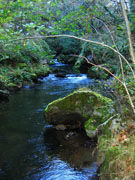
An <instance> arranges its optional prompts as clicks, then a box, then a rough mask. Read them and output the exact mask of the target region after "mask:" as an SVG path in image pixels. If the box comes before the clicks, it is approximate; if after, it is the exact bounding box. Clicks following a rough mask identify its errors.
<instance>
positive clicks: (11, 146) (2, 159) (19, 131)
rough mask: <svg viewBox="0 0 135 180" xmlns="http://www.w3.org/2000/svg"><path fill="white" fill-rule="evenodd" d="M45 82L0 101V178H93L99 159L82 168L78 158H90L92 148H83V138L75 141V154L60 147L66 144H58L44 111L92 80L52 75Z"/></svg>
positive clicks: (37, 179) (30, 179) (81, 76)
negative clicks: (46, 120)
mask: <svg viewBox="0 0 135 180" xmlns="http://www.w3.org/2000/svg"><path fill="white" fill-rule="evenodd" d="M42 81H43V83H42V84H37V85H35V87H33V88H29V86H26V87H25V88H24V89H22V90H21V91H19V92H17V93H16V94H14V95H12V96H10V99H9V102H8V103H3V104H0V180H88V179H91V177H92V176H93V174H94V173H95V172H96V170H97V164H96V162H94V161H93V162H92V161H91V162H89V163H88V162H86V164H87V165H86V166H84V165H82V166H81V168H80V169H79V168H78V164H79V163H80V162H78V164H77V159H78V160H79V159H81V158H84V159H87V160H88V159H89V158H90V156H91V154H92V151H91V150H89V148H86V147H84V148H82V147H81V140H80V142H79V143H80V144H79V143H78V144H76V145H75V143H74V142H73V143H74V148H75V149H76V150H75V151H74V153H75V154H74V155H73V156H72V152H70V151H71V149H70V148H69V150H68V148H67V147H66V146H65V149H64V148H61V149H60V147H61V146H64V145H61V144H59V143H57V140H56V139H55V132H54V131H52V132H51V131H48V129H49V125H48V124H47V123H46V122H45V120H44V117H43V112H44V108H45V107H46V106H47V104H48V103H49V102H51V101H53V100H55V99H57V98H59V97H63V96H65V95H67V94H69V93H70V92H72V91H73V90H75V89H77V88H79V87H84V86H88V85H89V84H90V83H92V80H90V79H88V78H87V76H86V75H84V74H80V75H75V74H68V75H66V77H65V78H60V77H55V75H54V74H50V75H49V76H48V77H45V78H44V79H42ZM44 133H45V134H44ZM77 136H78V138H79V139H81V138H80V137H79V135H78V134H77ZM75 137H76V136H75ZM85 140H86V141H87V139H85ZM75 141H77V140H76V139H75ZM82 141H83V139H82ZM64 143H65V142H63V144H64ZM58 146H59V148H58ZM69 146H72V145H69ZM52 147H53V148H52ZM79 152H80V153H79ZM67 154H68V155H67ZM82 154H83V155H84V157H83V156H82ZM75 156H76V158H75ZM68 157H69V159H70V160H69V159H68ZM74 159H75V160H74ZM90 159H91V158H90ZM80 161H81V160H80ZM82 161H83V160H82ZM79 166H80V165H79Z"/></svg>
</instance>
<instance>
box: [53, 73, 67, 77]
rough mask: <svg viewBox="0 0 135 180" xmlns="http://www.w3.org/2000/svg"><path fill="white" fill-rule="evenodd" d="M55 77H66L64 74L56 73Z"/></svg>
mask: <svg viewBox="0 0 135 180" xmlns="http://www.w3.org/2000/svg"><path fill="white" fill-rule="evenodd" d="M55 76H56V77H62V78H65V77H66V74H61V73H57V74H56V75H55Z"/></svg>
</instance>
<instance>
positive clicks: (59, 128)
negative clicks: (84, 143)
mask: <svg viewBox="0 0 135 180" xmlns="http://www.w3.org/2000/svg"><path fill="white" fill-rule="evenodd" d="M55 129H56V130H61V131H64V130H65V129H66V126H65V125H63V124H58V125H56V126H55Z"/></svg>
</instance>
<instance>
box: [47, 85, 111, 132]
mask: <svg viewBox="0 0 135 180" xmlns="http://www.w3.org/2000/svg"><path fill="white" fill-rule="evenodd" d="M111 105H112V100H111V99H109V98H107V97H104V96H102V95H100V94H98V93H96V92H93V91H91V90H90V89H88V88H82V89H79V90H77V91H74V92H73V93H71V94H69V95H68V96H66V97H64V98H60V99H58V100H55V101H53V102H52V103H50V104H49V105H48V106H47V107H46V109H45V118H46V121H47V122H48V123H49V124H53V125H57V124H64V125H74V127H75V125H76V128H78V127H79V126H81V128H82V127H83V128H84V129H85V130H86V132H88V131H91V130H93V131H95V130H96V128H97V127H98V126H99V125H100V124H102V123H104V122H105V121H106V120H107V119H108V118H109V117H110V116H111V114H112V110H111V109H112V108H111Z"/></svg>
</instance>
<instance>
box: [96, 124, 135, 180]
mask: <svg viewBox="0 0 135 180" xmlns="http://www.w3.org/2000/svg"><path fill="white" fill-rule="evenodd" d="M98 149H99V157H98V163H99V164H101V168H100V177H101V180H106V179H110V180H134V179H135V124H134V123H133V122H131V123H129V122H128V123H127V124H126V128H124V129H122V130H121V131H120V132H119V133H117V134H115V135H111V136H110V137H109V136H107V135H102V136H100V137H99V140H98Z"/></svg>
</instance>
